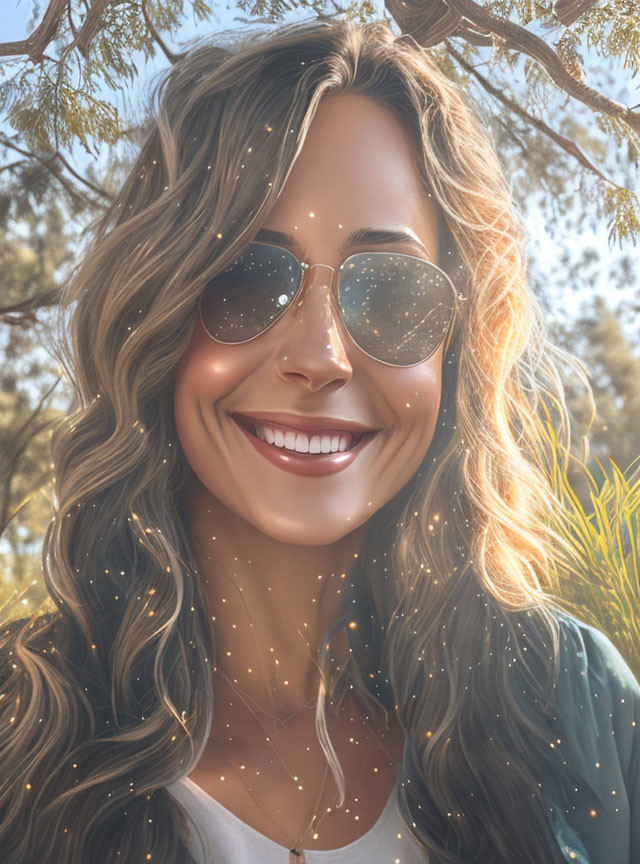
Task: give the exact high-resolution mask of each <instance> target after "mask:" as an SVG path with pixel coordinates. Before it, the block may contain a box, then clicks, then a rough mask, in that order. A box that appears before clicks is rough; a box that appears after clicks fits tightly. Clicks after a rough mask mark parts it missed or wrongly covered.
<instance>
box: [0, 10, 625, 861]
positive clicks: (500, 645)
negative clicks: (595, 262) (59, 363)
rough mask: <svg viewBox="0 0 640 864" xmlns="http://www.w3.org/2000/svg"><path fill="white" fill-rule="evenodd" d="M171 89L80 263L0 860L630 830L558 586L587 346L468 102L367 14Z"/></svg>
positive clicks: (306, 31)
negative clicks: (68, 412)
mask: <svg viewBox="0 0 640 864" xmlns="http://www.w3.org/2000/svg"><path fill="white" fill-rule="evenodd" d="M159 94H160V98H159V103H158V108H157V110H156V112H155V118H154V120H153V122H152V123H151V130H150V132H149V136H148V138H147V140H146V143H145V144H144V146H143V148H142V151H141V153H140V155H139V157H138V159H137V161H136V163H135V166H134V168H133V170H132V171H131V173H130V175H129V177H128V179H127V181H126V183H125V184H124V187H123V189H122V191H121V192H120V194H119V195H118V197H117V199H116V200H115V201H114V203H113V205H112V206H111V207H110V209H109V211H108V213H107V214H106V216H105V217H104V219H103V220H102V221H101V223H100V224H99V225H98V226H97V229H96V235H95V240H94V242H93V245H92V246H91V248H90V249H89V250H88V251H87V253H86V255H85V256H84V258H83V260H82V262H81V263H80V265H79V266H78V268H77V270H76V272H75V273H74V275H73V278H72V280H71V281H70V284H69V286H68V289H67V304H71V303H72V302H74V303H75V306H74V308H73V312H72V316H71V332H70V344H71V350H70V352H69V356H68V357H67V358H66V362H67V368H68V373H69V378H70V380H72V381H74V382H76V387H77V393H78V401H79V408H78V409H77V411H76V412H75V413H74V414H73V416H72V417H70V418H68V419H67V420H65V422H63V423H62V424H61V425H60V427H59V428H58V429H57V430H56V433H55V435H54V439H53V457H54V458H53V461H54V465H55V487H54V488H55V500H54V504H55V516H54V518H53V519H52V521H51V523H50V525H49V527H48V530H47V533H46V536H45V541H44V555H43V567H44V572H45V579H46V583H47V586H48V589H49V591H50V593H51V596H52V598H53V599H54V600H55V602H56V605H57V606H58V609H59V612H58V613H56V615H45V616H40V617H39V618H38V620H37V621H32V622H28V621H23V622H20V623H19V625H15V624H14V625H13V626H10V627H8V628H6V634H5V641H4V650H3V656H4V658H5V672H4V676H3V687H2V692H3V697H4V700H6V701H5V705H6V708H3V711H2V713H1V716H0V720H1V723H2V736H1V738H0V740H2V742H3V743H2V747H3V750H2V765H3V766H4V768H3V774H4V777H3V785H2V798H1V799H0V800H1V801H2V820H1V822H0V851H1V852H2V855H1V858H2V860H3V861H5V862H35V861H38V862H39V864H41V862H47V864H49V862H51V864H53V862H69V864H79V862H86V861H91V862H116V861H117V862H123V864H124V862H126V864H129V862H139V861H145V860H146V861H156V862H194V861H200V862H205V861H206V862H216V864H217V862H221V864H225V862H231V861H234V862H236V861H260V862H278V861H282V862H286V861H301V860H306V861H308V862H311V864H312V862H322V861H325V862H328V861H332V862H346V861H367V862H369V861H371V862H390V861H402V862H403V864H404V862H419V861H430V862H432V864H436V862H445V861H446V862H452V864H453V862H460V864H462V862H471V861H473V862H483V864H484V862H514V861H522V862H528V864H543V862H544V864H547V862H551V861H554V862H555V861H560V862H561V861H567V860H568V861H572V860H575V861H581V862H583V864H585V862H586V864H605V862H606V864H631V862H632V861H638V860H639V857H638V856H640V835H639V834H638V827H637V826H638V823H639V822H640V820H639V819H638V818H637V817H638V816H640V792H639V791H638V790H639V783H640V780H639V776H640V765H639V761H638V760H639V758H640V743H639V742H638V731H637V729H638V726H639V724H638V720H639V719H640V688H639V687H638V683H637V681H636V680H635V679H634V677H633V675H632V674H631V672H630V670H629V668H628V667H627V666H626V664H625V663H624V661H623V660H622V657H621V656H620V655H619V653H618V652H617V651H616V649H615V648H614V647H613V645H612V643H611V642H610V641H609V640H608V639H607V638H606V637H605V636H604V635H603V634H601V633H600V632H599V631H597V630H594V629H593V628H590V627H588V626H587V625H586V624H584V623H582V622H580V621H578V619H576V618H572V617H571V616H569V615H567V614H566V613H564V612H563V611H562V610H561V609H560V607H559V605H558V604H557V603H556V602H555V601H554V599H553V598H552V596H551V595H550V594H549V593H547V592H546V591H545V589H544V586H545V583H546V579H547V572H548V562H549V560H550V556H551V554H552V550H553V549H554V548H556V547H557V546H558V544H561V542H562V541H561V540H560V538H559V537H558V536H556V535H555V534H554V532H553V531H552V530H551V529H550V528H548V527H547V523H546V520H545V519H544V518H543V517H544V516H545V514H546V513H547V512H548V510H549V508H553V507H555V506H557V505H556V504H554V501H553V498H552V495H551V493H550V491H549V488H548V485H547V482H546V481H545V479H544V470H543V453H542V448H543V442H542V441H541V439H540V438H539V435H538V433H537V432H536V431H535V430H536V428H537V427H536V422H535V418H536V416H537V412H538V411H539V400H540V399H541V398H542V397H543V396H545V397H547V399H548V400H549V402H551V403H552V405H553V406H555V408H556V414H557V417H556V422H557V430H556V432H557V434H558V436H559V439H560V442H561V445H562V446H564V447H565V448H566V447H567V446H568V421H567V415H566V408H565V402H564V394H563V390H562V385H561V383H560V379H559V376H558V374H557V371H556V369H557V367H556V365H555V364H556V360H557V359H565V360H567V361H568V362H570V363H573V364H574V366H575V368H576V370H577V371H578V373H579V374H582V372H581V369H580V367H579V364H578V363H577V361H575V360H573V358H571V357H569V356H568V355H564V354H563V353H562V352H561V351H560V350H559V349H557V348H555V347H554V346H553V345H551V344H550V343H549V342H548V340H547V338H546V335H545V330H544V323H543V321H542V319H541V316H540V312H539V309H538V306H537V305H536V302H535V300H534V298H533V297H532V295H531V293H530V291H529V289H528V288H527V285H526V281H525V273H524V264H523V257H522V256H523V251H522V247H523V233H522V229H521V227H520V224H519V221H518V217H517V215H516V213H515V211H514V208H513V204H512V201H511V196H510V193H509V189H508V186H507V184H506V182H505V179H504V177H503V175H502V173H501V169H500V166H499V162H498V159H497V157H496V154H495V152H494V150H493V147H492V144H491V142H490V138H489V137H488V135H487V133H486V132H485V131H484V130H483V129H482V128H481V126H480V125H479V123H478V121H477V119H476V118H475V117H474V115H473V112H472V110H471V109H470V107H469V106H468V105H467V104H466V102H465V100H464V98H463V97H462V95H461V93H460V91H459V90H458V88H457V87H456V86H455V85H454V84H453V83H452V82H451V81H449V80H448V79H447V78H446V77H445V76H444V75H443V74H442V73H441V72H440V71H438V69H437V67H436V66H435V64H434V63H433V61H432V60H431V59H430V57H429V54H428V53H427V52H425V51H423V50H421V49H420V48H419V47H418V46H417V45H416V44H415V43H414V42H413V41H412V40H411V39H407V38H395V37H394V35H393V33H392V32H391V30H390V29H389V27H388V25H387V24H385V23H381V22H379V23H375V24H367V25H361V24H356V23H353V22H351V23H348V22H334V23H326V22H315V23H304V24H297V25H291V26H288V27H283V28H281V29H280V30H279V31H278V32H276V33H275V34H271V35H260V36H253V37H248V38H246V39H244V40H243V41H238V42H237V43H236V44H235V45H234V46H232V47H230V48H228V49H226V50H224V49H221V48H219V47H215V46H211V45H208V44H202V45H200V46H199V47H197V48H195V49H194V50H193V51H192V52H191V53H190V54H189V55H188V56H186V57H185V58H184V59H183V60H181V61H180V62H179V63H178V64H176V66H175V67H174V68H173V69H172V70H171V72H170V74H169V75H168V77H167V78H166V80H165V81H164V82H163V83H162V85H161V87H160V90H159ZM583 377H584V376H583ZM585 381H586V379H585ZM296 450H297V451H298V452H297V453H296V452H295V451H296ZM612 732H613V735H612ZM594 766H595V767H594ZM612 795H615V796H616V797H615V799H613V804H612V803H611V802H612ZM634 815H635V816H636V819H635V820H634V819H633V816H634Z"/></svg>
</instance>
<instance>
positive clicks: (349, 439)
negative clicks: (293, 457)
mask: <svg viewBox="0 0 640 864" xmlns="http://www.w3.org/2000/svg"><path fill="white" fill-rule="evenodd" d="M254 423H255V434H256V435H257V437H258V438H260V440H261V441H266V442H267V444H273V445H274V446H276V447H283V448H284V449H285V450H294V451H296V452H297V453H338V452H341V451H343V450H349V449H350V448H351V445H352V444H354V443H357V441H356V436H355V435H353V434H352V433H351V432H345V433H343V434H340V435H311V436H309V435H306V434H305V433H304V432H291V431H286V432H285V431H283V430H282V429H277V428H275V427H272V426H265V425H264V424H263V423H258V422H257V421H254Z"/></svg>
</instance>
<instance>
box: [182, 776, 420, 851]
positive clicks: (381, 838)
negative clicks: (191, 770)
mask: <svg viewBox="0 0 640 864" xmlns="http://www.w3.org/2000/svg"><path fill="white" fill-rule="evenodd" d="M167 790H168V791H169V792H170V793H171V795H173V797H174V798H176V800H178V801H179V802H180V803H181V804H182V805H183V806H184V808H185V809H186V810H187V811H188V812H189V814H190V815H191V816H192V817H193V819H194V821H195V822H196V824H197V825H198V827H199V828H200V830H201V831H202V834H203V836H204V839H205V842H206V848H207V856H206V859H205V860H204V861H203V860H202V859H201V858H200V857H199V854H198V853H199V848H198V845H197V844H196V842H192V844H191V847H190V848H191V850H192V852H193V854H194V856H195V857H196V860H197V861H198V864H241V862H242V864H244V862H247V864H289V850H288V849H287V848H286V847H285V846H280V845H279V844H278V843H276V842H275V841H274V840H271V839H269V837H266V836H265V835H264V834H261V833H260V832H259V831H256V829H255V828H252V827H251V826H250V825H247V823H246V822H243V821H242V819H240V818H239V817H238V816H236V815H235V814H234V813H232V812H231V811H230V810H227V809H226V807H223V806H222V804H220V803H219V802H218V801H216V800H215V798H212V797H211V795H208V794H207V793H206V792H205V791H204V790H203V789H201V788H200V787H199V786H198V785H197V784H196V783H194V782H193V780H191V779H190V778H189V777H183V778H182V780H178V781H177V782H175V783H171V784H170V785H169V786H167ZM304 854H305V858H306V860H307V864H329V862H331V864H427V862H428V860H429V856H428V854H427V852H426V851H425V850H424V849H423V848H422V847H421V845H420V844H419V843H418V841H417V840H416V839H415V837H414V836H413V835H412V834H411V832H410V831H409V829H408V828H407V826H406V825H405V823H404V821H403V819H402V816H401V815H400V810H399V808H398V796H397V789H396V787H394V789H393V792H392V793H391V795H390V797H389V800H388V801H387V803H386V805H385V808H384V810H383V811H382V813H381V814H380V816H379V817H378V820H377V822H376V823H375V825H373V826H372V827H371V828H370V829H369V830H368V831H367V833H366V834H364V835H363V836H362V837H360V838H358V840H354V842H353V843H349V844H348V845H347V846H341V847H340V848H338V849H322V850H314V849H312V850H311V851H307V850H306V849H305V852H304Z"/></svg>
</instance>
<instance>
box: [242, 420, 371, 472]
mask: <svg viewBox="0 0 640 864" xmlns="http://www.w3.org/2000/svg"><path fill="white" fill-rule="evenodd" d="M232 419H233V421H234V423H235V424H236V426H237V427H238V428H239V429H240V431H241V432H242V434H243V435H244V436H245V438H246V439H247V440H248V441H249V442H250V444H251V445H252V446H253V447H254V449H255V450H257V451H258V453H259V454H260V455H261V456H264V458H265V459H267V461H269V462H271V463H272V464H273V465H276V466H277V467H278V468H283V469H284V470H285V471H289V472H291V473H292V474H298V475H301V476H304V477H322V476H324V475H325V474H335V473H336V472H337V471H342V470H343V469H344V468H347V467H348V466H349V465H351V463H352V462H353V461H354V460H355V459H356V458H357V456H358V455H359V454H360V453H361V452H362V450H363V449H364V447H365V446H366V445H367V444H368V442H369V441H370V440H371V439H372V438H373V437H374V436H375V435H377V430H376V431H373V432H365V433H364V435H362V437H361V438H360V439H359V441H358V442H357V443H356V445H355V446H354V447H352V448H351V449H350V450H342V451H338V452H337V453H297V452H296V451H294V450H287V449H286V448H285V447H277V446H276V445H275V444H267V442H266V441H262V440H261V439H260V438H258V437H257V435H254V434H253V432H252V431H250V430H249V429H248V428H246V427H245V426H244V425H243V424H242V423H241V422H240V421H239V420H238V419H237V418H236V417H233V416H232Z"/></svg>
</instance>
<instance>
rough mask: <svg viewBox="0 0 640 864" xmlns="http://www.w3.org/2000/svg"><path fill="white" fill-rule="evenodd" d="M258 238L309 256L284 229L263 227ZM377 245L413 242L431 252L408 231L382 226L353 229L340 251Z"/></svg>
mask: <svg viewBox="0 0 640 864" xmlns="http://www.w3.org/2000/svg"><path fill="white" fill-rule="evenodd" d="M255 239H256V240H261V241H263V242H264V243H279V244H280V245H281V246H288V247H289V248H291V249H297V250H298V251H299V252H300V253H301V254H302V256H303V257H305V258H306V257H307V254H306V252H305V250H304V249H303V248H302V247H301V246H300V244H299V243H298V241H297V240H296V239H295V237H292V236H291V235H290V234H285V233H284V232H283V231H274V230H272V229H271V228H261V229H260V230H259V231H258V233H257V234H256V236H255ZM365 243H366V244H370V245H377V244H383V243H411V244H412V245H413V246H416V247H418V248H419V249H422V251H424V252H426V253H427V254H429V250H428V249H427V247H426V246H425V245H424V244H423V243H421V242H420V240H418V239H417V238H416V237H414V236H413V235H411V234H409V233H407V232H406V231H400V230H398V231H395V230H387V229H382V228H358V229H357V230H356V231H352V232H351V234H349V236H348V237H347V239H346V240H345V241H344V243H343V244H342V246H341V247H340V253H341V254H343V253H344V252H346V251H347V249H350V248H351V247H352V246H360V245H364V244H365Z"/></svg>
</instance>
